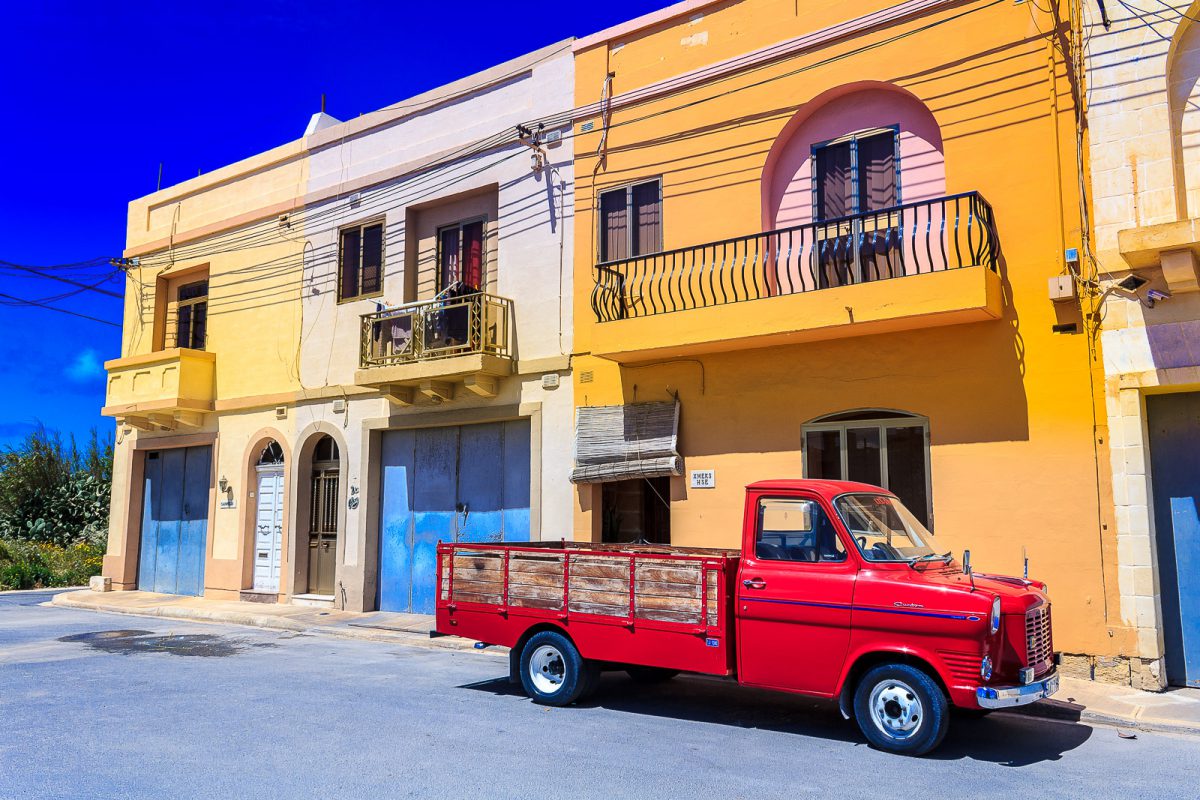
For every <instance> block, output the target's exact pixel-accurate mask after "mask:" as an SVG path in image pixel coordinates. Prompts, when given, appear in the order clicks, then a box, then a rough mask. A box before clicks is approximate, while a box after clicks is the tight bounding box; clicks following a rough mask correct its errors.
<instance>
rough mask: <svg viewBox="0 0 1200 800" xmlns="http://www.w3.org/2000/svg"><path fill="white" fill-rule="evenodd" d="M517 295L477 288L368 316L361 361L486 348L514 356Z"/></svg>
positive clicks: (370, 363)
mask: <svg viewBox="0 0 1200 800" xmlns="http://www.w3.org/2000/svg"><path fill="white" fill-rule="evenodd" d="M511 308H512V301H511V300H508V299H506V298H503V297H496V296H495V295H490V294H486V293H484V292H476V293H473V294H467V295H463V296H460V297H452V298H449V297H447V298H439V299H434V300H423V301H420V302H417V303H409V304H407V305H403V306H399V307H397V308H388V309H384V310H383V311H376V312H375V313H373V314H363V316H362V339H361V343H362V346H361V351H360V358H359V360H360V363H361V365H362V367H363V368H364V369H365V368H368V367H382V366H391V365H394V364H408V363H413V362H417V361H432V360H435V359H440V358H452V357H454V356H462V355H470V354H474V353H486V354H490V355H496V356H510V355H511V352H512V348H511V344H510V338H511V337H510V333H511V331H510V328H509V324H510V323H509V320H510V319H511V318H512V314H511Z"/></svg>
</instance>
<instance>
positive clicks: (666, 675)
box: [625, 667, 679, 684]
mask: <svg viewBox="0 0 1200 800" xmlns="http://www.w3.org/2000/svg"><path fill="white" fill-rule="evenodd" d="M625 671H626V672H627V673H629V677H630V678H632V679H633V682H634V683H647V684H649V683H666V682H667V681H669V680H671V678H674V677H675V676H676V675H678V674H679V670H677V669H663V668H662V667H626V668H625Z"/></svg>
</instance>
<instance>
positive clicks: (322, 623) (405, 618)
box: [52, 589, 507, 652]
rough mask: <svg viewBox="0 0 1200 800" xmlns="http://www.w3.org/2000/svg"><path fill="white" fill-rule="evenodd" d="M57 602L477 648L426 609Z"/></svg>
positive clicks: (59, 597)
mask: <svg viewBox="0 0 1200 800" xmlns="http://www.w3.org/2000/svg"><path fill="white" fill-rule="evenodd" d="M52 602H53V603H54V604H55V605H61V606H65V607H68V608H78V609H86V610H90V611H106V612H108V613H112V614H133V615H136V616H144V617H164V618H168V619H181V620H192V621H196V622H221V623H225V624H228V625H251V626H254V627H256V628H274V629H277V630H285V631H303V632H308V633H323V634H328V635H331V636H342V637H346V638H353V639H370V640H374V641H392V642H402V643H404V644H410V645H415V646H418V647H437V648H445V649H450V650H470V649H473V647H474V643H473V642H469V641H467V640H465V639H459V638H456V637H453V636H443V637H438V638H435V639H431V638H430V637H429V631H430V630H431V629H432V628H433V617H430V616H426V615H424V614H400V613H395V612H390V611H373V612H369V613H365V614H364V613H361V612H354V611H337V610H334V609H324V608H314V607H312V606H301V605H288V604H268V603H245V602H240V601H237V600H209V599H206V598H204V597H182V596H180V595H173V594H156V593H154V592H93V591H91V590H89V589H84V590H82V591H69V592H60V593H56V594H55V595H54V598H53V600H52ZM489 649H490V650H494V649H501V650H502V649H503V648H489ZM504 652H507V651H506V650H505V651H504Z"/></svg>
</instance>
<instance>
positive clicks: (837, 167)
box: [813, 128, 900, 220]
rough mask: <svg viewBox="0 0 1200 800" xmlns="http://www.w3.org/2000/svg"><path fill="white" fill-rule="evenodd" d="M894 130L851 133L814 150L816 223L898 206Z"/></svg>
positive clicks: (898, 183) (897, 154)
mask: <svg viewBox="0 0 1200 800" xmlns="http://www.w3.org/2000/svg"><path fill="white" fill-rule="evenodd" d="M899 152H900V151H899V149H898V136H897V130H896V129H895V128H876V129H874V130H869V131H862V132H860V133H852V134H850V135H849V136H843V137H842V138H840V139H835V140H833V141H831V142H824V143H822V144H819V145H815V146H814V147H813V173H814V174H813V186H814V194H815V195H816V196H815V198H814V202H815V208H814V210H813V211H814V217H815V218H816V219H817V220H829V219H838V218H840V217H848V216H852V215H854V214H865V213H867V212H869V211H878V210H880V209H884V208H891V207H893V206H896V205H899V204H900V180H899V175H900V171H899V168H898V167H899V163H900V156H899Z"/></svg>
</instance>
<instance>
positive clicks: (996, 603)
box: [991, 597, 1000, 634]
mask: <svg viewBox="0 0 1200 800" xmlns="http://www.w3.org/2000/svg"><path fill="white" fill-rule="evenodd" d="M991 623H992V633H993V634H995V633H996V632H997V631H999V630H1000V598H999V597H997V598H995V599H993V600H992V619H991Z"/></svg>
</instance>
